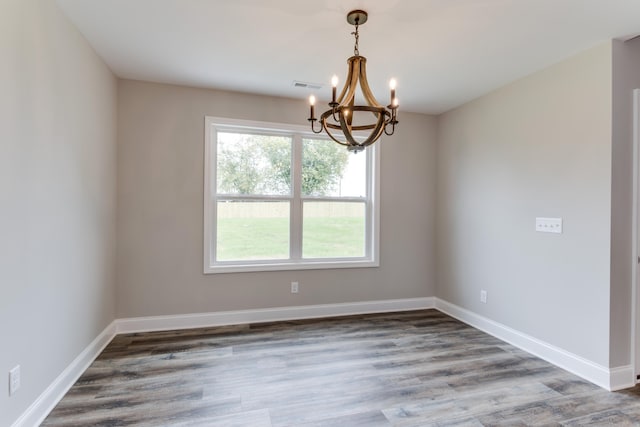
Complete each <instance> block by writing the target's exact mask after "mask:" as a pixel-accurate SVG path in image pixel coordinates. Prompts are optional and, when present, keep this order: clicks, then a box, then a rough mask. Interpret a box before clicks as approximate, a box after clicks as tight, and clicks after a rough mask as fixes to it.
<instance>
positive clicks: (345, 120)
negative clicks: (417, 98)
mask: <svg viewBox="0 0 640 427" xmlns="http://www.w3.org/2000/svg"><path fill="white" fill-rule="evenodd" d="M367 17H368V14H367V12H365V11H364V10H353V11H351V12H349V14H347V22H348V23H349V24H351V25H354V26H355V27H356V29H355V31H354V32H353V33H351V34H353V35H354V36H355V45H354V47H353V56H352V57H351V58H349V59H348V60H347V63H348V64H349V71H348V72H347V79H346V81H345V84H344V87H343V88H342V92H341V93H340V96H339V97H336V89H337V87H338V77H337V76H335V75H334V76H333V78H332V79H331V86H332V95H331V102H330V103H329V109H328V110H327V111H325V112H324V113H322V115H321V116H320V118H319V119H318V118H316V117H315V111H314V107H315V102H316V98H315V96H313V95H311V96H310V97H309V104H310V105H311V112H310V115H309V119H308V120H309V121H310V122H311V130H312V131H313V132H314V133H321V132H322V131H325V132H326V133H327V135H328V136H329V137H330V138H331V139H332V140H334V141H335V142H337V143H338V144H340V145H344V146H346V147H347V149H348V150H349V151H355V152H358V151H362V150H364V149H365V147H367V146H369V145H371V144H373V143H374V142H376V141H377V140H378V139H379V138H380V136H382V133H383V132H384V133H385V134H386V135H393V133H394V132H395V128H396V125H397V124H398V119H397V111H398V98H396V80H395V79H391V81H390V82H389V88H390V89H391V97H390V103H389V105H387V106H386V107H383V106H382V105H380V104H379V103H378V101H377V100H376V98H375V96H373V92H372V91H371V89H370V88H369V83H368V82H367V67H366V66H367V58H365V57H364V56H360V52H359V51H358V41H359V34H358V27H359V26H360V25H362V24H364V23H365V22H367ZM358 84H359V85H360V90H361V92H362V95H363V97H364V100H365V101H366V105H355V97H356V88H357V87H358ZM356 115H357V116H358V119H359V120H360V119H361V117H362V116H365V117H369V121H364V123H361V122H359V121H357V120H356V119H355V118H356ZM371 116H373V117H371ZM318 121H319V122H320V123H319V129H317V130H316V122H318Z"/></svg>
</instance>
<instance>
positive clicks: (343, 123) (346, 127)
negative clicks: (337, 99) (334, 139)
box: [340, 114, 360, 145]
mask: <svg viewBox="0 0 640 427" xmlns="http://www.w3.org/2000/svg"><path fill="white" fill-rule="evenodd" d="M340 127H341V128H342V133H343V134H344V137H345V138H346V139H347V142H348V143H349V145H360V143H358V141H356V140H355V138H354V137H353V135H351V126H349V125H348V124H347V122H346V121H345V117H344V114H340Z"/></svg>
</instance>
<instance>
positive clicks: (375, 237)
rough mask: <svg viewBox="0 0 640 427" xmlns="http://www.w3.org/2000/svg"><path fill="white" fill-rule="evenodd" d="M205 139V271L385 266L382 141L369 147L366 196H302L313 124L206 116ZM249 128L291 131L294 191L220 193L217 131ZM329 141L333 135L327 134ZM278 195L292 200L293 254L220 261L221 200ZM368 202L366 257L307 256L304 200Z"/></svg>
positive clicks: (291, 238)
mask: <svg viewBox="0 0 640 427" xmlns="http://www.w3.org/2000/svg"><path fill="white" fill-rule="evenodd" d="M204 122H205V131H204V134H205V139H204V192H203V207H204V209H203V217H204V218H203V223H204V224H203V232H204V235H203V273H204V274H216V273H239V272H257V271H284V270H319V269H336V268H371V267H379V266H380V258H379V251H380V249H379V242H380V237H379V233H380V203H379V200H380V155H379V153H378V150H379V148H380V147H379V144H375V145H372V146H370V147H367V150H366V163H367V173H366V180H367V195H366V197H338V196H335V197H334V196H331V197H329V196H326V197H325V196H322V197H319V196H318V197H315V196H313V197H312V196H303V195H302V194H301V182H299V180H300V176H301V173H302V172H301V161H302V140H303V138H314V139H317V138H318V137H317V136H316V135H314V133H313V132H311V130H310V129H309V128H308V127H304V126H300V125H290V124H282V123H269V122H261V121H250V120H239V119H228V118H223V117H212V116H205V120H204ZM239 129H246V130H247V131H249V132H252V133H255V132H256V131H260V132H267V133H269V134H282V135H286V136H287V137H291V141H292V167H293V174H292V182H291V190H292V191H291V194H288V195H281V196H263V195H261V196H257V195H249V196H234V195H217V193H216V176H215V173H213V172H214V170H213V169H214V165H216V155H217V154H216V153H217V150H216V147H217V138H216V132H217V131H220V130H222V131H225V130H234V131H237V130H239ZM327 141H330V140H329V139H327ZM236 199H237V200H259V201H265V200H273V201H282V202H287V203H290V214H291V215H290V224H289V231H290V233H289V257H288V258H286V259H282V260H279V259H273V260H256V261H253V260H245V261H216V258H217V256H216V242H215V236H214V234H215V229H216V218H217V213H216V210H217V203H216V201H217V200H236ZM316 200H317V201H335V202H364V203H365V218H366V227H365V254H364V256H362V257H340V258H316V259H309V258H302V217H303V212H302V205H303V203H304V202H306V201H316Z"/></svg>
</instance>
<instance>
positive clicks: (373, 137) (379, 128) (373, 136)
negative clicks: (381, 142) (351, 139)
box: [359, 114, 385, 147]
mask: <svg viewBox="0 0 640 427" xmlns="http://www.w3.org/2000/svg"><path fill="white" fill-rule="evenodd" d="M384 125H385V115H384V114H380V116H379V117H378V123H377V124H376V127H375V129H374V130H373V132H371V133H370V134H369V137H368V138H367V139H366V140H364V141H363V142H361V143H360V144H359V145H361V146H363V147H367V146H369V145H371V144H373V143H374V142H376V141H377V140H378V139H379V138H380V136H381V135H382V132H383V131H384V127H385V126H384Z"/></svg>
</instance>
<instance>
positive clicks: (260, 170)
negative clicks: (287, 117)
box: [217, 133, 349, 196]
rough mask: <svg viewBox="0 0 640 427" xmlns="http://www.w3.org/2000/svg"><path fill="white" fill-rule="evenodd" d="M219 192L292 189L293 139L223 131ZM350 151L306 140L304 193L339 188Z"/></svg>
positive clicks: (248, 192)
mask: <svg viewBox="0 0 640 427" xmlns="http://www.w3.org/2000/svg"><path fill="white" fill-rule="evenodd" d="M217 156H218V162H217V163H218V164H217V170H218V175H217V181H218V192H220V193H227V194H274V195H280V194H288V193H289V192H290V191H291V190H290V188H291V138H289V137H284V136H271V135H249V134H235V133H220V134H219V138H218V152H217ZM348 161H349V153H348V152H347V150H346V149H344V148H343V147H342V146H340V145H338V144H335V143H333V142H330V141H327V140H310V139H305V140H304V149H303V154H302V192H303V194H305V195H313V196H323V195H329V194H331V193H333V192H335V191H336V190H337V186H338V184H339V182H340V179H341V178H342V175H343V173H344V170H345V167H346V165H347V163H348Z"/></svg>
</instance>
